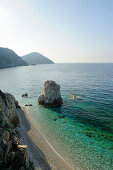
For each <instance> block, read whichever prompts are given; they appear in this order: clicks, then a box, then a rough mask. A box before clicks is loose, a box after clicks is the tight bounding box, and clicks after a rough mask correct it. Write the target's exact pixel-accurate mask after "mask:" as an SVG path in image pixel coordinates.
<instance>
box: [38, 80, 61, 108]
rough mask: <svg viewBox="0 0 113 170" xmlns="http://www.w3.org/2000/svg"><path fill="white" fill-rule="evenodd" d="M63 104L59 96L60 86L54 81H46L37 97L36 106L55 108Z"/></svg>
mask: <svg viewBox="0 0 113 170" xmlns="http://www.w3.org/2000/svg"><path fill="white" fill-rule="evenodd" d="M62 103H63V101H62V97H61V94H60V85H58V84H57V83H56V82H55V81H52V80H47V81H46V82H45V83H44V86H43V89H42V94H41V95H40V96H38V104H41V105H44V106H46V107H57V106H61V105H62Z"/></svg>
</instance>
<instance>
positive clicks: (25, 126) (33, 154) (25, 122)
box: [17, 107, 78, 170]
mask: <svg viewBox="0 0 113 170" xmlns="http://www.w3.org/2000/svg"><path fill="white" fill-rule="evenodd" d="M17 114H18V116H19V120H20V127H19V128H18V129H19V132H20V136H21V141H22V143H23V144H26V145H28V153H29V155H30V158H31V159H32V161H33V162H34V165H35V168H36V169H39V170H77V169H78V168H76V169H75V168H72V167H71V166H70V165H69V164H68V163H67V162H66V161H65V160H64V159H63V158H62V157H61V156H60V155H59V154H58V153H57V152H56V151H55V150H54V148H53V147H52V146H51V145H50V144H49V143H48V141H47V140H46V139H44V138H43V136H42V135H41V133H40V132H39V130H38V129H37V128H36V127H35V125H34V124H33V122H32V120H31V119H30V117H29V115H28V113H27V112H26V108H25V107H21V109H17Z"/></svg>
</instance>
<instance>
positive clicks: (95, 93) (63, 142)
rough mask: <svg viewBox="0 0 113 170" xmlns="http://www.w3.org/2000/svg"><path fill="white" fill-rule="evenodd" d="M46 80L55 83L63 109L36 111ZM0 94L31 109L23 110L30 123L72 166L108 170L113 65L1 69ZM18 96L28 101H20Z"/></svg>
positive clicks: (111, 162) (112, 159)
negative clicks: (60, 116) (58, 89)
mask: <svg viewBox="0 0 113 170" xmlns="http://www.w3.org/2000/svg"><path fill="white" fill-rule="evenodd" d="M46 80H54V81H56V82H57V83H59V84H60V86H61V94H62V97H63V101H64V103H63V105H62V107H59V108H51V109H49V108H43V107H41V106H38V104H37V96H38V95H39V94H40V93H41V89H42V86H43V83H44V82H45V81H46ZM0 89H1V90H3V91H4V92H9V93H12V94H13V95H14V96H15V97H16V99H17V100H18V101H19V103H20V104H21V105H24V104H28V103H29V104H33V106H32V107H27V109H28V110H29V116H30V117H31V119H32V121H33V122H34V123H35V125H36V126H37V128H38V129H39V130H40V132H41V133H42V134H43V136H44V137H45V138H46V139H47V140H48V142H49V143H50V144H51V145H52V146H53V147H54V149H55V150H56V151H57V152H58V153H59V154H60V155H61V156H62V157H63V158H64V159H65V160H66V161H67V162H68V163H69V164H70V165H71V166H72V167H76V166H77V167H78V168H79V169H81V170H86V169H87V170H112V169H113V64H51V65H36V66H26V67H15V68H7V69H0ZM23 93H28V95H29V97H28V98H22V97H21V95H22V94H23ZM72 95H76V96H77V98H76V99H73V98H72ZM59 115H63V116H64V118H59ZM54 118H56V121H54Z"/></svg>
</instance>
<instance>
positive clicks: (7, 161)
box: [0, 90, 34, 170]
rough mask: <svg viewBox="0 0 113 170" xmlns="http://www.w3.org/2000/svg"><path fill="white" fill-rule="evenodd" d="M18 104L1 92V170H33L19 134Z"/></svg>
mask: <svg viewBox="0 0 113 170" xmlns="http://www.w3.org/2000/svg"><path fill="white" fill-rule="evenodd" d="M17 108H19V105H18V102H17V101H16V100H15V98H14V96H12V95H11V94H8V93H3V92H2V91H1V90H0V169H1V170H2V169H7V170H24V169H26V170H27V169H29V170H33V169H34V165H33V163H32V162H31V160H30V158H29V155H28V152H27V145H22V143H21V140H20V134H19V132H18V130H17V129H18V128H17V127H18V126H19V118H18V116H17Z"/></svg>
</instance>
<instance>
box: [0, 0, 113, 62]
mask: <svg viewBox="0 0 113 170" xmlns="http://www.w3.org/2000/svg"><path fill="white" fill-rule="evenodd" d="M0 46H2V47H8V48H11V49H12V50H14V51H15V52H16V53H17V54H18V55H24V54H27V53H29V52H33V51H37V52H40V53H42V54H43V55H45V56H47V57H49V58H50V59H52V60H53V61H54V62H113V0H0Z"/></svg>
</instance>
